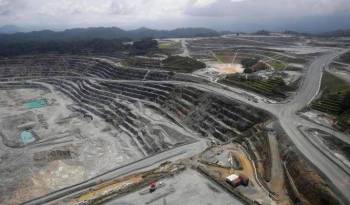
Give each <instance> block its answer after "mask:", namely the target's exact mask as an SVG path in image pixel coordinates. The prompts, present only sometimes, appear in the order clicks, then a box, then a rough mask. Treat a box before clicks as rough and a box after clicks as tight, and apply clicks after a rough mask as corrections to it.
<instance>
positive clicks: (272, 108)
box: [25, 51, 350, 204]
mask: <svg viewBox="0 0 350 205" xmlns="http://www.w3.org/2000/svg"><path fill="white" fill-rule="evenodd" d="M340 53H341V52H339V51H332V52H330V53H327V54H325V55H323V56H321V57H317V58H316V59H315V60H314V61H313V63H312V64H311V65H310V66H309V68H308V70H307V73H305V75H304V81H303V83H302V85H301V87H300V88H299V91H298V93H297V94H296V95H295V96H294V97H293V99H291V100H290V101H289V102H287V103H284V104H271V103H266V102H267V101H266V100H262V98H261V96H257V95H255V94H252V93H250V92H248V91H243V92H244V93H242V90H240V89H235V88H233V89H227V88H224V87H223V86H220V85H218V84H215V83H208V84H202V83H192V82H178V81H161V82H160V81H155V82H156V83H172V84H181V85H186V86H189V87H194V88H197V89H201V90H205V91H208V92H213V93H216V94H218V95H222V96H226V97H228V98H231V99H234V100H238V101H241V102H243V103H246V104H249V105H251V106H254V107H257V108H259V109H262V110H265V111H267V112H269V113H271V114H272V115H274V116H275V118H276V119H277V120H278V122H279V124H280V126H281V127H282V128H283V130H284V132H285V133H286V134H287V135H288V136H289V138H290V139H291V140H292V142H293V143H294V144H295V146H296V147H297V149H298V150H299V151H300V152H301V153H302V154H303V155H304V156H305V157H306V158H307V159H308V160H309V161H310V162H311V163H312V164H313V165H314V166H315V167H316V168H317V169H319V170H320V171H321V172H322V174H324V175H325V176H326V177H327V178H328V179H329V181H330V183H331V184H332V185H333V187H334V188H335V190H336V191H337V192H338V193H340V194H341V195H342V197H343V200H345V201H346V203H349V202H350V195H349V193H348V192H349V190H350V177H349V174H350V172H348V170H345V169H344V168H342V167H341V166H339V164H337V161H336V160H332V159H330V158H327V157H326V156H325V155H324V154H323V153H322V152H321V151H319V149H318V148H317V147H315V146H314V145H313V144H312V143H311V142H310V141H309V140H308V139H307V138H306V137H305V136H304V135H303V134H302V133H301V132H300V130H299V127H301V126H303V127H310V128H311V127H312V128H317V129H321V130H323V131H326V132H330V129H329V128H326V127H323V126H320V125H317V124H315V123H313V122H310V121H307V120H305V119H303V118H301V117H300V116H298V115H297V112H298V111H299V110H301V109H302V108H304V107H305V106H306V105H308V104H309V103H310V102H311V101H312V100H313V98H314V97H315V96H316V95H317V94H318V92H319V88H320V83H321V79H322V74H323V71H324V69H325V68H326V67H328V65H329V64H330V63H331V62H332V61H333V60H334V58H336V57H337V56H338V55H339V54H340ZM88 79H92V80H96V81H113V82H120V83H123V82H125V83H131V82H132V83H144V82H145V81H135V80H106V79H99V78H88ZM147 82H152V81H147ZM237 90H239V92H237ZM247 96H255V97H256V98H257V99H259V100H258V101H255V102H254V101H252V100H251V98H249V97H247ZM331 133H332V134H334V135H335V136H336V137H338V138H340V139H342V140H344V141H346V142H350V139H349V136H345V135H344V134H342V133H338V132H335V131H333V130H332V131H331ZM198 144H201V146H200V147H203V146H204V145H203V142H198V143H194V144H192V145H186V146H183V147H178V148H176V149H174V150H169V151H166V152H164V153H163V154H160V155H155V156H152V157H149V158H147V159H144V160H140V161H138V162H135V163H131V164H130V165H127V166H124V167H122V168H120V169H119V170H115V171H113V172H110V173H108V174H107V175H105V176H103V175H102V176H100V177H98V178H96V179H93V180H91V181H90V180H89V183H98V181H99V180H101V179H106V178H107V176H108V177H111V176H116V175H120V174H123V173H128V172H130V171H132V170H135V169H138V168H144V167H147V166H152V165H153V164H154V163H156V162H159V161H162V160H163V161H164V160H166V159H168V158H171V157H173V156H176V155H178V154H183V153H185V152H187V155H188V154H191V153H192V154H195V152H200V150H199V148H198V147H196V149H195V146H197V145H198ZM81 185H84V183H82V184H81ZM81 185H80V186H81ZM75 188H77V189H75ZM74 191H81V189H79V186H72V187H70V188H68V189H63V190H60V191H58V192H55V193H51V194H48V195H46V196H43V197H39V198H37V199H33V200H31V201H30V202H28V203H25V204H41V203H43V202H48V201H52V200H55V199H57V198H61V197H63V196H66V194H71V193H72V192H74Z"/></svg>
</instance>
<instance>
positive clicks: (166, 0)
mask: <svg viewBox="0 0 350 205" xmlns="http://www.w3.org/2000/svg"><path fill="white" fill-rule="evenodd" d="M346 12H350V0H0V24H4V25H5V24H15V25H20V26H28V25H31V26H39V27H50V28H52V27H60V28H62V27H78V26H79V27H80V26H82V27H86V26H121V27H129V28H130V27H137V26H148V27H153V28H172V27H175V26H182V27H185V26H207V27H215V28H217V27H222V28H223V29H224V28H225V26H226V29H230V28H232V26H233V25H238V24H242V25H243V24H244V25H245V26H247V25H252V24H254V25H256V24H260V23H261V22H264V23H265V24H266V25H267V23H268V22H269V23H270V24H276V22H281V21H290V20H291V19H292V20H293V19H302V18H306V17H309V16H334V15H336V14H337V13H346ZM261 25H263V24H261ZM0 26H1V25H0ZM242 27H244V26H242Z"/></svg>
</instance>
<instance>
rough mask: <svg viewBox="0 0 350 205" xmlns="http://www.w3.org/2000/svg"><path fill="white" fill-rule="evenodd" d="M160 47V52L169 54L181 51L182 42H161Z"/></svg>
mask: <svg viewBox="0 0 350 205" xmlns="http://www.w3.org/2000/svg"><path fill="white" fill-rule="evenodd" d="M158 49H159V51H160V52H162V53H165V54H167V55H173V54H178V53H180V50H181V43H180V42H174V41H172V42H161V43H159V44H158Z"/></svg>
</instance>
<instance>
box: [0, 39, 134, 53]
mask: <svg viewBox="0 0 350 205" xmlns="http://www.w3.org/2000/svg"><path fill="white" fill-rule="evenodd" d="M123 42H124V40H121V39H119V40H118V39H117V40H106V39H94V40H81V41H59V42H58V41H50V42H17V43H0V56H5V57H10V56H17V55H35V54H47V53H55V54H114V53H117V52H120V51H126V50H127V49H128V46H126V45H124V44H123Z"/></svg>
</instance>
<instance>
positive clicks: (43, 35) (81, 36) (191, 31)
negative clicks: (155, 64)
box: [0, 27, 219, 43]
mask: <svg viewBox="0 0 350 205" xmlns="http://www.w3.org/2000/svg"><path fill="white" fill-rule="evenodd" d="M217 35H219V33H218V32H216V31H214V30H211V29H206V28H180V29H174V30H153V29H148V28H140V29H136V30H129V31H126V30H123V29H120V28H117V27H108V28H106V27H97V28H77V29H69V30H65V31H58V32H55V31H50V30H43V31H33V32H28V33H15V34H0V43H13V42H25V41H29V42H33V41H34V42H35V41H41V42H43V41H72V40H91V39H122V38H128V39H131V40H137V39H142V38H147V37H151V38H184V37H208V36H217Z"/></svg>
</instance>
